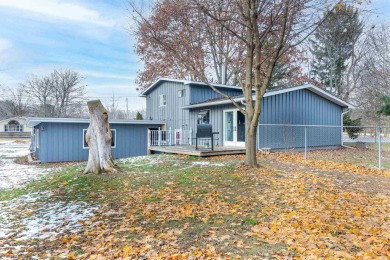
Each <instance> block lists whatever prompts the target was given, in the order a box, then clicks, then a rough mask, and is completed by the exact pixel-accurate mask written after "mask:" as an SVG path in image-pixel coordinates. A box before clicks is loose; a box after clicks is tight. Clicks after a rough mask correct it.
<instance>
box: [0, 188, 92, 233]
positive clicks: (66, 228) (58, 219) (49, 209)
mask: <svg viewBox="0 0 390 260" xmlns="http://www.w3.org/2000/svg"><path fill="white" fill-rule="evenodd" d="M49 199H50V194H48V193H46V194H45V193H42V194H39V195H38V194H30V195H25V196H22V197H20V198H18V199H14V200H10V201H5V202H0V209H1V211H0V239H4V238H7V237H12V239H13V240H26V239H31V238H39V239H42V238H47V237H53V236H57V235H60V234H64V233H76V232H78V231H79V230H80V228H81V227H82V224H81V222H82V221H85V220H88V219H89V218H90V217H93V216H94V211H95V210H97V209H98V208H97V207H96V206H91V205H88V204H87V203H85V202H49Z"/></svg>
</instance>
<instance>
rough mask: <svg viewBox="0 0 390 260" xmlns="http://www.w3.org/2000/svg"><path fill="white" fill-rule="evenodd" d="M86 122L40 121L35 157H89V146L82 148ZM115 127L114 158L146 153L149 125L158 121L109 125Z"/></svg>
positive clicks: (51, 159)
mask: <svg viewBox="0 0 390 260" xmlns="http://www.w3.org/2000/svg"><path fill="white" fill-rule="evenodd" d="M88 125H89V124H87V123H41V124H39V125H38V126H36V127H35V128H39V129H40V138H39V140H40V144H39V148H37V149H36V152H35V153H36V156H37V157H38V159H39V160H40V161H41V162H65V161H85V160H88V153H89V150H88V149H83V129H87V128H88ZM110 127H111V129H116V147H115V148H113V149H112V155H113V157H114V159H117V158H125V157H129V156H139V155H146V154H147V131H148V128H158V127H161V125H158V124H150V125H149V124H110Z"/></svg>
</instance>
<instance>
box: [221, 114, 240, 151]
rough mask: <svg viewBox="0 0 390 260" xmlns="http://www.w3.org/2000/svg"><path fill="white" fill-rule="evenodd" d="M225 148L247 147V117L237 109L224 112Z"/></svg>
mask: <svg viewBox="0 0 390 260" xmlns="http://www.w3.org/2000/svg"><path fill="white" fill-rule="evenodd" d="M223 138H224V140H223V141H224V142H223V145H224V146H242V147H243V146H245V116H244V115H243V114H242V113H241V112H240V111H238V110H237V109H229V110H224V111H223Z"/></svg>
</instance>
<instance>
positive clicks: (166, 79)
mask: <svg viewBox="0 0 390 260" xmlns="http://www.w3.org/2000/svg"><path fill="white" fill-rule="evenodd" d="M164 81H166V82H178V83H182V84H184V85H204V86H207V84H206V83H204V82H199V81H192V80H183V79H170V78H160V79H158V80H157V81H155V82H154V83H153V84H152V85H150V86H149V87H148V88H147V89H145V90H144V91H142V92H141V93H140V95H139V96H140V97H146V95H147V94H148V93H150V91H152V90H153V89H154V88H156V87H157V86H158V85H159V84H160V83H162V82H164ZM213 86H214V87H217V88H230V89H241V88H240V87H237V86H230V85H223V84H214V83H213Z"/></svg>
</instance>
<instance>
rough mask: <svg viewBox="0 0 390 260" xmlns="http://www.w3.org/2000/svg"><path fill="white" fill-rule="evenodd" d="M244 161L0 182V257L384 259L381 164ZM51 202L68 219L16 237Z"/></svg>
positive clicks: (129, 163)
mask: <svg viewBox="0 0 390 260" xmlns="http://www.w3.org/2000/svg"><path fill="white" fill-rule="evenodd" d="M242 160H243V157H242V156H224V157H215V158H209V159H200V158H194V157H184V156H168V155H155V156H149V157H135V158H129V159H124V160H118V161H117V163H118V165H119V166H120V167H121V169H122V172H120V173H119V174H115V175H83V174H82V173H81V172H82V169H83V167H84V165H82V164H81V165H76V166H72V167H69V168H67V169H65V170H63V171H60V172H54V173H52V174H51V175H50V176H48V177H46V178H44V179H43V180H41V181H39V182H35V183H33V184H31V185H29V186H27V187H26V188H24V189H18V190H13V191H7V190H6V191H1V190H0V198H1V200H2V201H0V206H2V207H3V209H5V210H7V211H8V212H5V213H4V214H8V216H10V217H9V219H8V220H5V219H1V215H0V220H2V221H9V223H8V226H7V229H8V230H9V232H8V233H7V234H4V236H3V237H2V236H1V233H0V256H1V257H3V258H4V257H5V258H7V257H8V258H17V257H37V258H50V257H56V258H57V257H59V258H68V259H76V258H77V259H113V258H129V259H131V258H135V259H159V258H160V259H167V258H171V259H216V258H222V259H226V258H227V259H232V258H242V259H247V258H253V259H257V258H277V259H279V258H280V259H285V258H286V257H292V258H303V259H307V258H343V257H344V258H364V257H366V258H382V259H387V258H389V257H390V193H389V190H388V188H389V187H390V177H389V173H388V172H386V171H378V170H372V169H366V168H364V167H360V166H359V167H354V166H353V165H352V164H343V163H340V164H338V163H335V162H328V161H324V160H319V159H311V160H308V161H304V160H303V159H302V158H301V157H299V156H296V155H291V154H275V155H267V156H265V155H259V161H260V163H261V165H262V167H260V168H258V169H249V168H247V167H245V166H243V165H242ZM23 196H30V197H34V199H32V200H23V199H21V198H23ZM6 205H7V206H6ZM10 205H15V207H12V209H11V207H10ZM49 205H52V206H51V209H53V205H57V206H56V207H57V208H55V209H58V211H61V207H63V208H64V207H66V209H67V210H69V214H70V215H71V217H69V219H66V216H65V217H64V219H65V220H64V223H58V221H57V222H55V221H54V223H57V225H58V226H55V225H50V226H49V228H46V229H44V228H43V229H40V231H39V234H38V235H34V236H26V235H25V236H21V235H20V234H21V233H23V232H25V231H26V230H28V228H27V225H28V224H29V221H28V220H29V219H32V218H35V219H39V217H41V218H43V217H45V216H47V215H48V214H49V213H47V212H49V211H50V210H49V209H48V208H47V207H49ZM58 205H63V206H58ZM64 205H67V206H64ZM45 206H46V208H45ZM63 208H62V209H63ZM45 210H46V211H45ZM84 211H85V212H86V214H83V212H84ZM45 212H46V213H45ZM50 212H51V211H50ZM45 214H46V215H45ZM50 214H55V212H54V213H50ZM72 214H73V215H72ZM46 221H49V220H46ZM49 222H50V221H49ZM40 223H43V224H42V225H44V223H45V222H44V221H41V222H40ZM50 223H51V222H50ZM3 225H5V224H3ZM0 229H1V224H0ZM30 232H32V231H30ZM45 234H46V235H45Z"/></svg>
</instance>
